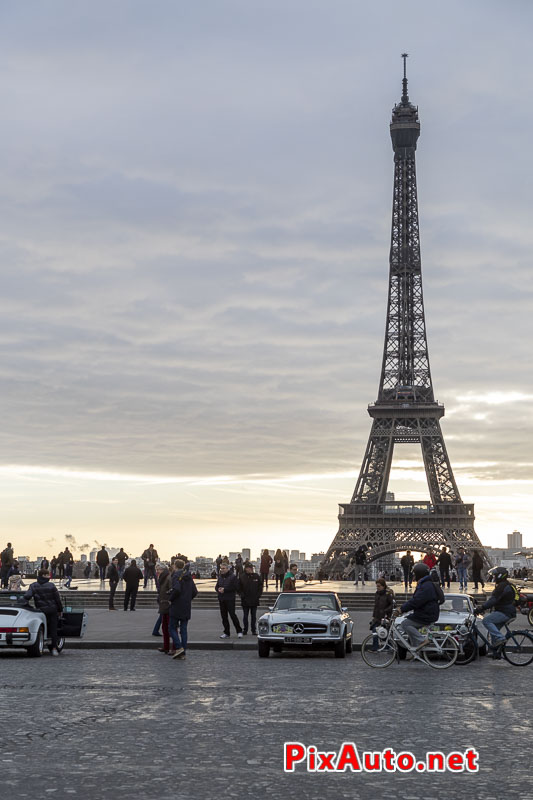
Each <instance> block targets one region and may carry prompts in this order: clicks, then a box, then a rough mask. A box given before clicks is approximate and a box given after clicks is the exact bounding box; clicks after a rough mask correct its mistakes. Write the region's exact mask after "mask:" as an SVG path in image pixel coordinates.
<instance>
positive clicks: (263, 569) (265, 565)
mask: <svg viewBox="0 0 533 800" xmlns="http://www.w3.org/2000/svg"><path fill="white" fill-rule="evenodd" d="M271 566H272V556H271V555H270V553H269V552H268V550H263V552H262V553H261V564H260V567H259V572H260V574H261V581H262V583H263V589H268V576H269V575H270V567H271Z"/></svg>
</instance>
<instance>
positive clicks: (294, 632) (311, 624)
mask: <svg viewBox="0 0 533 800" xmlns="http://www.w3.org/2000/svg"><path fill="white" fill-rule="evenodd" d="M257 631H258V635H257V647H258V653H259V656H260V657H261V658H267V657H268V655H269V654H270V649H272V650H273V651H274V652H275V653H280V652H281V651H282V650H284V649H287V650H292V649H300V650H310V649H320V648H322V649H328V650H333V651H334V652H335V656H336V658H344V656H345V655H346V653H351V652H352V641H353V620H352V618H351V617H350V615H349V614H348V612H347V610H346V609H345V608H341V604H340V602H339V598H338V597H337V595H336V594H335V592H301V591H298V592H282V593H281V594H280V595H279V597H278V599H277V600H276V604H275V605H274V606H273V607H272V608H270V609H269V612H268V613H267V614H263V616H262V617H260V619H259V621H258V624H257Z"/></svg>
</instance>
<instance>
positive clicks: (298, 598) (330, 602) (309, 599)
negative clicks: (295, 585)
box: [274, 593, 339, 611]
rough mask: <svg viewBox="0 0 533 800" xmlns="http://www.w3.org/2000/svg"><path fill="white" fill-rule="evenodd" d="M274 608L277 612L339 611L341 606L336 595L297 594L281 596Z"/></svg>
mask: <svg viewBox="0 0 533 800" xmlns="http://www.w3.org/2000/svg"><path fill="white" fill-rule="evenodd" d="M274 608H275V610H276V611H292V610H298V611H302V610H304V609H305V610H310V611H320V610H327V611H338V610H339V605H338V603H337V598H336V597H335V595H334V594H315V593H310V594H299V593H296V594H282V595H280V596H279V597H278V600H277V602H276V605H275V607H274Z"/></svg>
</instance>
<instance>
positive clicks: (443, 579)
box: [438, 547, 452, 589]
mask: <svg viewBox="0 0 533 800" xmlns="http://www.w3.org/2000/svg"><path fill="white" fill-rule="evenodd" d="M438 565H439V573H440V585H441V586H442V587H443V588H444V584H446V586H447V587H448V589H449V588H450V567H451V566H452V557H451V555H450V554H449V553H448V551H447V550H446V548H445V547H443V548H442V550H441V552H440V555H439V557H438Z"/></svg>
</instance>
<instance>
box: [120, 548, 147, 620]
mask: <svg viewBox="0 0 533 800" xmlns="http://www.w3.org/2000/svg"><path fill="white" fill-rule="evenodd" d="M142 576H143V574H142V572H141V570H140V569H139V567H138V566H137V563H136V561H135V559H133V560H132V562H131V564H130V565H129V567H128V568H127V569H126V570H125V571H124V583H125V584H126V590H125V592H124V611H127V610H128V604H130V603H131V604H130V611H135V601H136V599H137V592H138V591H139V583H140V582H141V579H142Z"/></svg>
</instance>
